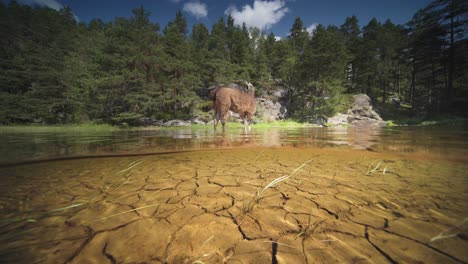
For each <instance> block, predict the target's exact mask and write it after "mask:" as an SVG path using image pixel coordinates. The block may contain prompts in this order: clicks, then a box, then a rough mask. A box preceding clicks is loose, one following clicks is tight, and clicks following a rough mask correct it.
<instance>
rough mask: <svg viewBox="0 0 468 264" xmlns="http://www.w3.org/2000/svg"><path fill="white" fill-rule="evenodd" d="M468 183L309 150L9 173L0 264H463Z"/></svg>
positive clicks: (425, 163) (89, 163)
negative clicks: (270, 185)
mask: <svg viewBox="0 0 468 264" xmlns="http://www.w3.org/2000/svg"><path fill="white" fill-rule="evenodd" d="M467 171H468V163H467V162H466V160H465V159H461V160H445V159H441V158H440V157H430V156H424V157H421V156H418V155H405V154H398V153H378V152H372V151H367V150H353V149H346V148H301V147H299V148H295V147H274V148H266V147H263V148H243V149H232V150H208V151H193V152H184V153H172V154H159V155H146V156H129V157H112V158H110V157H108V158H87V159H70V160H62V161H50V162H39V163H33V164H24V165H16V166H5V167H3V168H1V170H0V174H1V175H0V177H1V178H2V182H1V183H0V213H1V220H0V260H1V261H0V262H5V263H7V262H9V263H337V262H339V263H466V262H468V251H467V248H468V242H467V239H468V220H467V217H468V190H467V189H468V177H467V175H468V174H467ZM282 176H284V177H282ZM280 177H282V178H280ZM275 179H279V180H278V181H279V182H277V184H276V185H275V184H273V186H272V187H269V188H266V189H264V188H265V187H266V186H267V185H268V184H269V183H272V181H274V180H275ZM273 183H274V182H273ZM262 190H263V191H262Z"/></svg>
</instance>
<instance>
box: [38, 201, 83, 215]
mask: <svg viewBox="0 0 468 264" xmlns="http://www.w3.org/2000/svg"><path fill="white" fill-rule="evenodd" d="M83 204H86V203H79V204H72V205H69V206H66V207H62V208H58V209H54V210H50V211H48V212H47V213H53V212H58V211H63V210H67V209H70V208H74V207H78V206H82V205H83Z"/></svg>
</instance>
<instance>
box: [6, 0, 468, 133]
mask: <svg viewBox="0 0 468 264" xmlns="http://www.w3.org/2000/svg"><path fill="white" fill-rule="evenodd" d="M467 10H468V7H467V3H466V1H462V0H435V1H433V2H432V3H431V4H429V5H428V6H427V7H426V8H424V9H422V10H420V11H419V12H418V13H416V14H415V16H414V18H413V19H412V20H411V21H410V22H409V23H408V24H407V25H406V26H403V25H395V24H393V23H392V22H391V21H390V20H387V21H385V23H383V24H381V23H380V22H378V21H377V20H375V19H373V20H371V21H370V22H369V23H368V24H367V25H365V26H364V27H362V28H360V27H359V25H358V20H357V18H356V17H354V16H353V17H348V18H346V19H345V22H344V24H343V25H341V26H339V27H337V26H332V25H331V26H323V25H318V26H317V27H316V29H315V30H314V32H313V33H312V34H309V33H308V32H307V31H306V30H305V27H304V25H303V23H302V21H301V19H300V18H297V19H296V20H295V22H294V24H293V25H292V26H291V30H290V33H289V35H288V37H286V38H283V39H281V40H277V39H276V38H275V36H274V35H273V34H269V35H267V34H265V33H264V32H261V31H260V30H258V29H255V28H250V29H249V28H247V27H246V25H243V26H236V25H235V24H234V20H233V18H232V17H230V16H228V17H227V19H224V18H220V19H219V20H218V21H217V22H216V23H214V24H213V26H212V28H211V29H208V28H207V27H206V26H205V25H204V24H195V25H194V26H193V28H192V29H191V30H189V29H188V28H187V22H186V20H185V18H184V17H183V15H182V13H181V12H180V11H179V12H177V14H176V16H175V18H174V20H173V21H171V22H170V23H169V24H168V25H166V26H164V27H163V28H161V27H160V25H158V24H156V23H153V22H151V21H150V20H149V13H148V11H147V10H145V9H144V8H143V7H140V8H136V9H134V10H133V16H132V17H130V18H122V17H119V18H116V19H115V20H114V21H112V22H110V23H103V22H102V21H100V20H99V19H96V20H93V21H91V22H90V23H88V24H85V23H77V22H76V21H75V19H74V17H73V14H72V12H71V10H70V9H68V8H65V9H63V10H60V11H55V10H52V9H49V8H45V7H30V6H26V5H20V4H18V3H17V2H15V1H11V2H10V3H9V4H7V5H6V4H3V3H2V2H0V71H1V72H2V74H1V75H0V124H12V123H47V124H60V123H81V122H87V121H97V122H104V123H111V124H114V123H122V122H125V123H128V124H130V125H132V124H138V121H139V120H141V119H142V118H145V117H149V118H154V119H165V120H167V119H172V118H181V119H190V118H193V117H196V116H198V117H208V116H209V113H208V111H209V109H210V106H209V103H207V98H206V89H207V87H209V86H212V85H219V84H227V83H230V82H234V81H238V80H248V81H250V82H252V83H253V84H254V85H255V86H256V87H257V92H258V93H259V94H264V93H267V92H268V91H269V90H272V89H276V88H282V89H285V90H286V91H287V92H288V93H287V95H288V96H287V102H286V103H287V107H288V109H289V112H288V113H289V114H290V117H293V118H297V119H302V120H310V119H315V118H320V117H322V116H330V115H332V114H334V113H336V112H337V111H341V110H344V108H345V107H346V101H347V98H348V97H347V96H346V94H351V93H367V94H368V95H369V96H370V97H371V98H372V99H373V100H374V102H377V103H380V104H381V105H385V104H391V102H392V101H397V100H399V101H401V102H403V103H405V104H406V105H408V106H409V109H411V112H412V113H414V114H418V115H438V114H441V113H450V112H456V111H459V112H460V113H463V112H462V111H465V110H466V105H467V104H468V88H467V86H466V85H465V84H466V83H468V75H467V72H468V71H467V70H468V69H467V66H468V64H467V58H466V55H467V52H468V47H467V43H468V42H467V34H468V33H467V31H466V30H467V28H466V24H467V21H466V20H467Z"/></svg>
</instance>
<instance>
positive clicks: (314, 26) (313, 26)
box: [306, 23, 318, 36]
mask: <svg viewBox="0 0 468 264" xmlns="http://www.w3.org/2000/svg"><path fill="white" fill-rule="evenodd" d="M317 26H318V24H317V23H313V24H312V25H310V26H308V27H307V28H306V31H307V32H309V35H311V36H312V35H313V34H314V30H315V28H316V27H317Z"/></svg>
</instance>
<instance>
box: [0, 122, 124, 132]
mask: <svg viewBox="0 0 468 264" xmlns="http://www.w3.org/2000/svg"><path fill="white" fill-rule="evenodd" d="M117 130H122V129H121V128H119V127H116V126H111V125H108V124H94V123H85V124H72V125H14V126H0V133H45V132H56V133H58V132H107V131H117Z"/></svg>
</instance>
